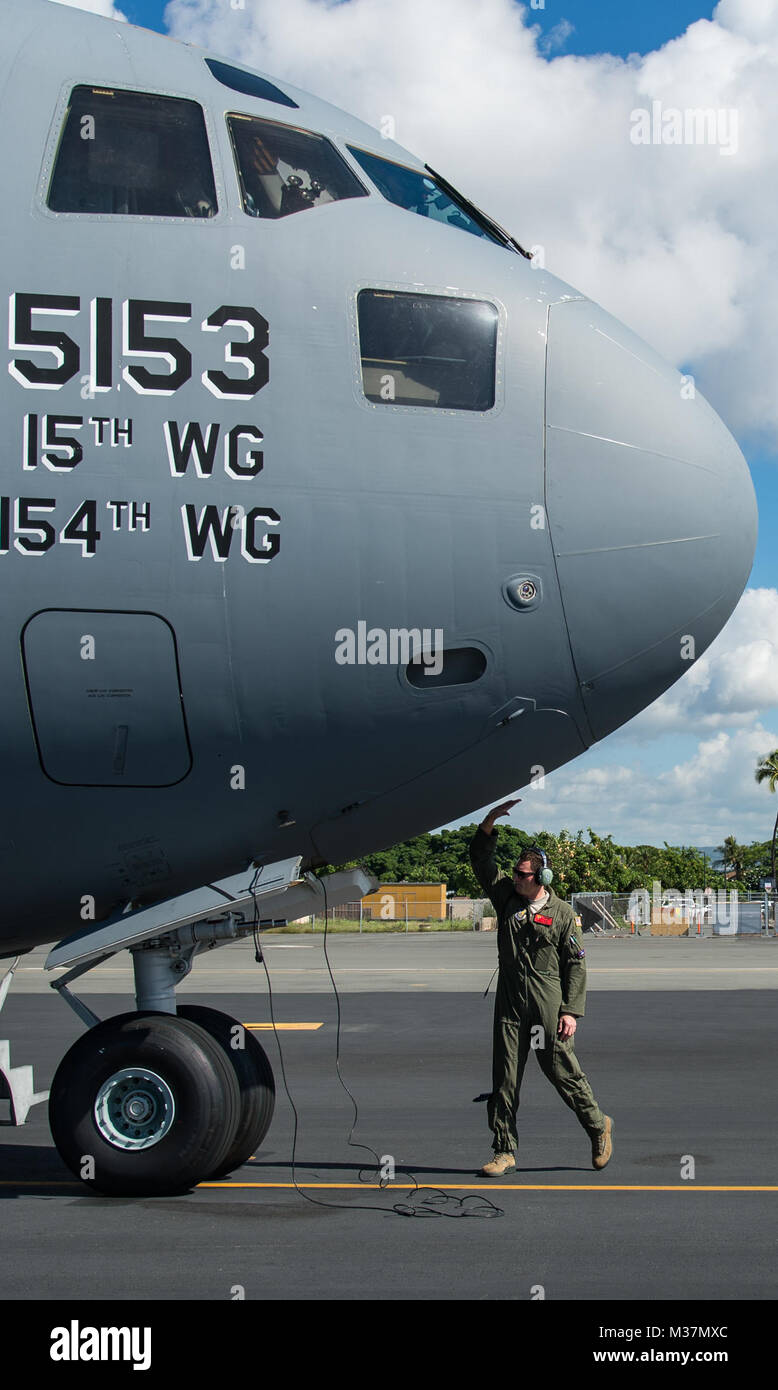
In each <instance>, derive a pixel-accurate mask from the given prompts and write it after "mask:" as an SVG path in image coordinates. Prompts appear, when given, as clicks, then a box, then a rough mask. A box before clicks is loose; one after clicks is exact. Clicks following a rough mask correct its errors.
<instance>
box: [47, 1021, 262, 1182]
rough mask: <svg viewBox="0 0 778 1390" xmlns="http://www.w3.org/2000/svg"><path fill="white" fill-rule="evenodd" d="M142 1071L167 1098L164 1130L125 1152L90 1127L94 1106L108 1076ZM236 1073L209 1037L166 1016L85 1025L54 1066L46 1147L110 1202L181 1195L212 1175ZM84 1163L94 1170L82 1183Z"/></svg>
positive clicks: (222, 1147) (223, 1147) (225, 1137)
mask: <svg viewBox="0 0 778 1390" xmlns="http://www.w3.org/2000/svg"><path fill="white" fill-rule="evenodd" d="M136 1066H137V1067H145V1068H147V1069H148V1070H150V1071H152V1072H154V1073H156V1074H157V1075H158V1076H159V1077H160V1078H161V1079H162V1080H163V1081H164V1082H165V1084H166V1085H167V1086H168V1088H169V1089H170V1092H171V1094H172V1096H173V1101H174V1105H175V1115H174V1117H173V1120H172V1123H171V1125H170V1128H169V1129H168V1131H167V1133H166V1134H164V1135H163V1136H162V1138H161V1139H159V1140H158V1141H157V1142H156V1143H155V1144H153V1145H152V1146H150V1147H149V1148H145V1149H135V1150H127V1149H123V1148H121V1147H119V1146H118V1145H116V1144H114V1143H113V1142H110V1141H109V1139H108V1138H106V1137H104V1135H103V1134H102V1133H101V1131H100V1129H99V1128H98V1125H97V1121H96V1117H95V1102H96V1099H97V1096H98V1093H99V1091H100V1088H101V1086H102V1085H103V1083H104V1082H105V1081H107V1080H108V1079H109V1078H110V1077H111V1076H112V1075H113V1074H114V1073H115V1072H118V1071H120V1070H122V1069H124V1068H127V1067H136ZM240 1112H241V1104H240V1090H239V1087H238V1082H237V1079H236V1076H235V1072H234V1070H233V1068H232V1067H231V1066H229V1064H228V1062H227V1060H226V1058H225V1056H224V1053H223V1051H222V1049H221V1048H220V1047H219V1046H218V1044H217V1043H216V1042H215V1041H214V1039H213V1038H212V1037H211V1035H210V1034H209V1033H208V1031H207V1030H206V1029H204V1028H200V1027H199V1026H198V1025H197V1024H196V1023H192V1022H191V1021H190V1020H188V1019H179V1018H177V1017H176V1016H175V1015H174V1014H167V1013H155V1012H151V1011H149V1012H146V1013H127V1014H117V1015H116V1017H114V1018H109V1019H105V1020H104V1021H103V1022H102V1023H98V1024H96V1026H95V1027H94V1028H90V1029H89V1031H88V1032H87V1033H84V1034H83V1035H82V1037H80V1038H78V1039H77V1041H76V1042H75V1043H74V1044H73V1046H72V1047H71V1048H70V1051H69V1052H67V1053H66V1054H65V1056H64V1057H63V1059H62V1061H61V1062H60V1064H59V1067H58V1068H57V1072H56V1075H55V1077H54V1080H53V1082H52V1084H51V1094H50V1097H49V1124H50V1126H51V1133H52V1136H53V1138H54V1143H55V1144H56V1146H57V1149H58V1150H59V1153H60V1154H61V1156H62V1158H63V1159H64V1161H65V1163H66V1164H67V1166H68V1168H70V1170H71V1172H72V1173H74V1174H75V1175H76V1177H78V1178H81V1180H82V1181H84V1182H86V1183H87V1186H88V1187H91V1188H93V1189H94V1190H95V1191H97V1192H102V1193H106V1194H108V1195H112V1196H134V1197H159V1196H168V1195H172V1194H176V1193H180V1192H186V1191H188V1190H189V1189H190V1188H192V1187H194V1186H195V1185H196V1184H197V1183H198V1182H202V1180H203V1179H204V1178H206V1177H208V1175H209V1174H210V1173H211V1172H213V1171H214V1169H215V1168H218V1167H219V1166H220V1165H221V1164H222V1163H223V1162H224V1159H225V1157H226V1155H227V1154H228V1152H229V1151H230V1149H231V1146H232V1142H233V1137H234V1135H235V1131H236V1129H237V1125H238V1121H239V1118H240ZM85 1156H92V1157H93V1159H94V1164H93V1168H94V1172H93V1173H91V1174H88V1175H87V1176H86V1177H85V1176H84V1164H83V1160H84V1158H85Z"/></svg>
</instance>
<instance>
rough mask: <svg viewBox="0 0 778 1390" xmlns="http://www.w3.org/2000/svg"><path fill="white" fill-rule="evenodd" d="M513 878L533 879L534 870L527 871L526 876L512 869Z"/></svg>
mask: <svg viewBox="0 0 778 1390" xmlns="http://www.w3.org/2000/svg"><path fill="white" fill-rule="evenodd" d="M513 877H514V878H534V877H535V871H534V869H530V871H529V873H528V874H523V873H521V871H520V870H519V869H514V870H513Z"/></svg>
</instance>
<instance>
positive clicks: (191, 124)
mask: <svg viewBox="0 0 778 1390" xmlns="http://www.w3.org/2000/svg"><path fill="white" fill-rule="evenodd" d="M47 203H48V206H49V207H50V208H51V210H52V212H78V213H91V214H92V215H95V214H98V215H99V214H103V215H105V214H109V215H111V214H112V215H119V216H124V217H213V216H215V214H216V213H217V211H218V203H217V199H216V188H215V185H214V178H213V167H212V164H211V155H210V150H209V147H208V137H207V134H206V129H205V118H204V116H203V112H202V107H200V106H199V105H198V103H197V102H196V101H189V100H186V99H185V98H182V97H162V96H153V95H151V94H150V93H147V92H125V91H122V90H120V89H114V88H106V87H86V86H82V87H74V88H73V91H72V93H71V96H70V102H69V105H68V109H67V112H66V115H65V120H64V123H63V127H62V133H61V136H60V142H59V148H58V150H57V154H56V159H55V161H54V170H53V173H52V176H51V183H50V185H49V193H48V199H47Z"/></svg>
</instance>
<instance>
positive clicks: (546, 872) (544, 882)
mask: <svg viewBox="0 0 778 1390" xmlns="http://www.w3.org/2000/svg"><path fill="white" fill-rule="evenodd" d="M532 848H533V850H534V852H535V854H539V855H540V858H541V859H542V860H543V867H542V869H538V871H537V873H536V874H535V882H536V883H539V884H540V885H541V886H542V887H543V888H548V886H549V884H551V883H553V882H554V873H553V870H552V869H550V868H549V867H548V858H547V857H546V854H545V852H544V851H543V850H542V849H541V848H540V845H533V846H532Z"/></svg>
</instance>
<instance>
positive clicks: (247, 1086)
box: [178, 1004, 276, 1178]
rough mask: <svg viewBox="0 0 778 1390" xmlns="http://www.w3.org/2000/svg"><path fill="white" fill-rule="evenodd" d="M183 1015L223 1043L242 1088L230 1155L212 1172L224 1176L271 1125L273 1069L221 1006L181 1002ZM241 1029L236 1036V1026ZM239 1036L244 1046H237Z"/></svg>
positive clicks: (238, 1164) (254, 1147)
mask: <svg viewBox="0 0 778 1390" xmlns="http://www.w3.org/2000/svg"><path fill="white" fill-rule="evenodd" d="M178 1017H179V1018H187V1019H189V1020H190V1021H191V1022H192V1023H197V1024H199V1025H200V1027H201V1028H204V1029H205V1030H206V1032H207V1033H210V1035H211V1037H212V1038H214V1039H215V1041H216V1042H218V1043H219V1045H220V1046H221V1048H222V1049H223V1051H224V1052H225V1053H226V1055H227V1058H228V1059H229V1061H230V1063H231V1064H232V1067H233V1069H234V1071H235V1076H236V1078H237V1082H238V1087H239V1090H240V1118H239V1120H238V1127H237V1130H236V1131H235V1137H234V1139H233V1141H232V1145H231V1147H230V1151H229V1153H228V1154H227V1156H226V1158H224V1159H223V1160H222V1162H221V1163H220V1164H219V1165H218V1167H217V1168H215V1169H214V1171H213V1173H211V1174H210V1176H211V1177H212V1178H221V1177H224V1175H225V1174H226V1173H231V1172H232V1171H233V1170H234V1169H235V1168H240V1167H241V1165H242V1164H243V1163H246V1161H247V1160H248V1159H249V1158H251V1156H252V1154H253V1153H254V1152H255V1151H256V1150H257V1149H258V1148H259V1145H260V1144H261V1143H262V1140H263V1139H264V1137H265V1135H266V1134H267V1132H268V1130H269V1128H270V1121H271V1120H272V1118H273V1110H274V1108H275V1101H276V1087H275V1080H274V1078H273V1069H272V1067H271V1065H270V1061H269V1059H268V1055H267V1053H266V1052H265V1049H264V1048H263V1047H262V1046H261V1044H260V1043H259V1042H258V1041H257V1039H256V1038H255V1037H254V1035H253V1033H250V1032H249V1031H248V1030H247V1029H244V1028H243V1026H242V1024H240V1023H238V1022H237V1021H236V1020H235V1019H234V1018H230V1016H229V1014H223V1013H221V1011H220V1010H219V1009H211V1008H208V1007H207V1006H205V1005H203V1004H181V1005H179V1009H178ZM236 1028H238V1029H240V1030H241V1031H240V1034H238V1035H236V1034H235V1032H234V1031H233V1030H234V1029H236ZM236 1036H237V1037H239V1038H240V1040H241V1041H242V1043H243V1046H242V1047H233V1046H232V1044H233V1041H234V1039H235V1038H236Z"/></svg>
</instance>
